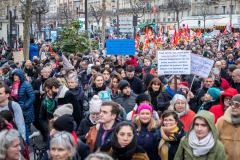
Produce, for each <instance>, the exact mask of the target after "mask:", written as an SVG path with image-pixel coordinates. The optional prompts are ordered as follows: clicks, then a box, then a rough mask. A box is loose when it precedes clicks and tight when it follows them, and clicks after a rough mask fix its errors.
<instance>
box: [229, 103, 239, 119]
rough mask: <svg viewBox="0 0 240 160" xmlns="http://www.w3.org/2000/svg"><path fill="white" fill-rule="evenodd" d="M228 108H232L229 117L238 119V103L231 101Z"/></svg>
mask: <svg viewBox="0 0 240 160" xmlns="http://www.w3.org/2000/svg"><path fill="white" fill-rule="evenodd" d="M229 106H231V107H232V110H231V115H233V116H234V117H240V103H239V102H237V101H232V102H231V103H230V104H229Z"/></svg>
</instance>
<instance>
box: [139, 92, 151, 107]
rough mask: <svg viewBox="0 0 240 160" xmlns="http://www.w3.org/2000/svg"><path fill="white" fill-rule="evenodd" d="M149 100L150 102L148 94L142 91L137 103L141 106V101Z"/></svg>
mask: <svg viewBox="0 0 240 160" xmlns="http://www.w3.org/2000/svg"><path fill="white" fill-rule="evenodd" d="M143 101H148V102H150V100H149V98H148V96H147V95H146V94H145V93H141V94H139V95H138V96H137V97H136V103H137V105H138V106H139V105H140V103H141V102H143Z"/></svg>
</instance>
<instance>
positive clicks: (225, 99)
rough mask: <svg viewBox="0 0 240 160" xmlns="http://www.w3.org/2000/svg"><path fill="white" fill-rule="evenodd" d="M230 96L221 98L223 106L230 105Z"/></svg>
mask: <svg viewBox="0 0 240 160" xmlns="http://www.w3.org/2000/svg"><path fill="white" fill-rule="evenodd" d="M231 99H232V97H230V96H224V98H223V103H224V108H228V107H229V106H230V105H229V102H230V101H231Z"/></svg>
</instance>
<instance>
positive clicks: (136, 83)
mask: <svg viewBox="0 0 240 160" xmlns="http://www.w3.org/2000/svg"><path fill="white" fill-rule="evenodd" d="M124 79H125V80H127V81H128V83H129V84H130V87H131V89H132V91H133V92H134V93H135V94H141V93H143V84H142V81H141V79H139V78H137V77H136V76H134V77H133V78H132V79H128V78H127V77H125V78H124Z"/></svg>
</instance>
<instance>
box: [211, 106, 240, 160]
mask: <svg viewBox="0 0 240 160" xmlns="http://www.w3.org/2000/svg"><path fill="white" fill-rule="evenodd" d="M231 110H232V108H231V107H229V108H228V109H227V110H226V111H225V113H224V115H223V116H222V117H220V118H219V119H218V121H217V123H216V127H217V129H218V131H219V140H220V141H221V142H222V143H223V145H224V149H225V152H226V156H227V158H226V160H239V159H240V152H239V148H240V125H239V124H238V125H234V124H233V123H232V116H231Z"/></svg>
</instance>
